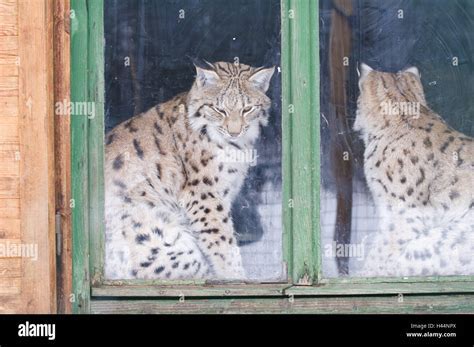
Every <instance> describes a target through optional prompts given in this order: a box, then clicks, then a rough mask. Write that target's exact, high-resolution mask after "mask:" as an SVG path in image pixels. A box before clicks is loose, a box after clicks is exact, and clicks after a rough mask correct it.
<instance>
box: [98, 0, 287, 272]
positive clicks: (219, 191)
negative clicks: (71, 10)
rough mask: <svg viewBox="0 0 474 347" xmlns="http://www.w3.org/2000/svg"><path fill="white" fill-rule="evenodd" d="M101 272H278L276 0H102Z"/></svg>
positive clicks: (277, 55)
mask: <svg viewBox="0 0 474 347" xmlns="http://www.w3.org/2000/svg"><path fill="white" fill-rule="evenodd" d="M104 9H105V18H104V22H105V43H106V47H105V61H106V66H105V84H106V105H105V110H106V116H105V127H106V144H105V148H106V149H105V158H106V159H105V215H106V216H105V217H106V254H105V275H106V277H107V278H108V279H124V278H127V279H134V278H137V279H164V280H167V279H169V280H175V279H217V280H222V279H225V280H227V279H228V280H255V281H265V280H280V279H284V277H285V276H286V275H285V274H284V273H283V262H282V223H281V215H282V211H281V191H282V179H281V147H282V146H281V142H282V138H281V110H280V109H281V83H280V30H281V28H280V2H279V0H268V1H250V0H237V1H215V0H212V1H211V0H178V1H176V0H173V1H171V0H159V1H156V0H153V1H151V0H150V1H146V0H142V1H116V0H106V1H105V4H104Z"/></svg>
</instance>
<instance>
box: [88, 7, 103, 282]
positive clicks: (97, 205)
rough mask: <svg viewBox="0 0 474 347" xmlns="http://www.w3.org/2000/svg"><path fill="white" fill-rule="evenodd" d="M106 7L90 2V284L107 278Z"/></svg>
mask: <svg viewBox="0 0 474 347" xmlns="http://www.w3.org/2000/svg"><path fill="white" fill-rule="evenodd" d="M103 7H104V4H103V2H102V1H94V2H90V3H89V18H88V27H89V42H88V67H89V68H88V71H89V76H88V77H89V79H88V89H89V92H88V93H89V102H93V103H94V104H95V110H96V114H95V117H94V118H93V119H91V120H90V121H89V130H88V141H87V142H88V145H89V149H88V153H89V204H90V206H89V211H90V213H89V230H90V244H91V245H93V246H94V247H91V249H90V273H91V284H92V285H94V284H98V283H101V282H102V281H103V279H104V258H105V230H104V224H105V217H104V133H105V130H104V107H105V102H104V91H105V86H104V67H105V65H104V43H103V37H104V23H103V20H104V10H103Z"/></svg>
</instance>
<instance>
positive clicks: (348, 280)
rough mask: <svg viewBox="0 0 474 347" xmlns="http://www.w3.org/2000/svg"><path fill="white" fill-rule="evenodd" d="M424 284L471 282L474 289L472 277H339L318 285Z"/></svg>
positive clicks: (473, 277)
mask: <svg viewBox="0 0 474 347" xmlns="http://www.w3.org/2000/svg"><path fill="white" fill-rule="evenodd" d="M400 282H402V283H424V282H435V283H438V282H471V285H472V286H473V287H474V276H424V277H423V276H415V277H339V278H330V279H322V280H320V281H319V283H320V284H327V283H341V284H347V285H350V284H359V283H362V284H369V283H370V284H373V285H374V286H376V285H378V284H379V283H400Z"/></svg>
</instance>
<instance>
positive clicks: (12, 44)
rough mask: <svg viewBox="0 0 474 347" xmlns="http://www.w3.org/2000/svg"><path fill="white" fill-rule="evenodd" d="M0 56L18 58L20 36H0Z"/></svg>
mask: <svg viewBox="0 0 474 347" xmlns="http://www.w3.org/2000/svg"><path fill="white" fill-rule="evenodd" d="M0 54H1V55H13V56H18V36H0Z"/></svg>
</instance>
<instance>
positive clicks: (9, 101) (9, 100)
mask: <svg viewBox="0 0 474 347" xmlns="http://www.w3.org/2000/svg"><path fill="white" fill-rule="evenodd" d="M0 109H1V110H2V114H1V115H0V117H18V98H17V97H11V96H10V97H0ZM0 141H2V142H3V140H0Z"/></svg>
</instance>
